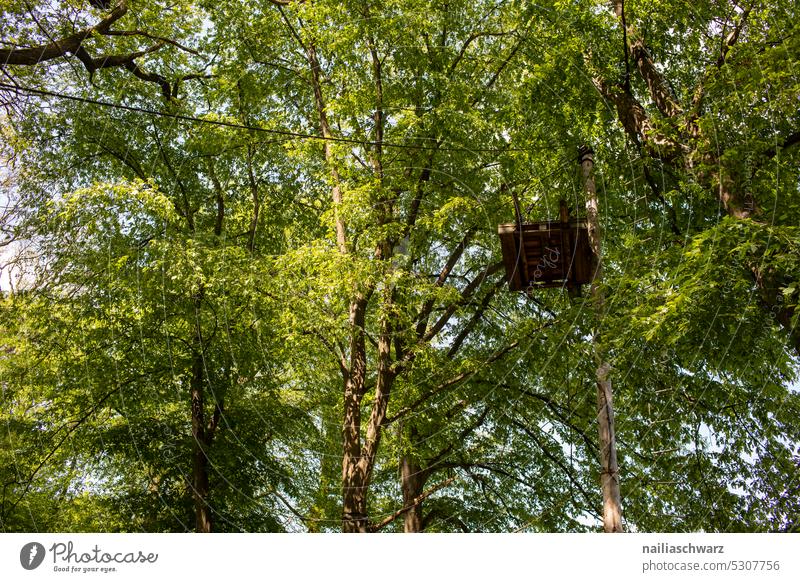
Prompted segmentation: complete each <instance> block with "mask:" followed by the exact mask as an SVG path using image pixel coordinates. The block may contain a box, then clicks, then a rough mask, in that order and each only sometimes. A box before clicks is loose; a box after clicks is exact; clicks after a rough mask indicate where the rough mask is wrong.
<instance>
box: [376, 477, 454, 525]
mask: <svg viewBox="0 0 800 582" xmlns="http://www.w3.org/2000/svg"><path fill="white" fill-rule="evenodd" d="M455 480H456V476H453V477H450V478H449V479H445V480H444V481H442V482H441V483H437V484H436V485H434V486H433V487H431V488H430V489H428V490H427V491H424V492H423V493H420V494H419V495H417V496H416V497H415V498H414V499H413V500H412V501H411V503H409V504H408V505H406V506H405V507H403V508H402V509H399V510H397V511H395V512H394V513H393V514H392V515H390V516H389V517H387V518H386V519H384V520H383V521H381V522H379V523H376V524H374V525H370V526H369V531H371V532H377V531H380V530H381V529H383V528H384V527H386V526H387V525H389V524H390V523H392V522H393V521H394V520H396V519H397V518H398V517H400V516H401V515H403V514H404V513H406V512H408V511H410V510H411V509H413V508H414V507H416V506H417V505H419V504H420V503H422V502H423V501H424V500H425V499H427V498H428V497H430V496H431V495H433V494H434V493H436V492H437V491H439V490H440V489H443V488H444V487H447V486H448V485H450V483H452V482H453V481H455Z"/></svg>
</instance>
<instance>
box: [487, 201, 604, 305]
mask: <svg viewBox="0 0 800 582" xmlns="http://www.w3.org/2000/svg"><path fill="white" fill-rule="evenodd" d="M497 232H498V234H499V235H500V245H501V247H502V250H503V263H504V264H505V267H506V276H507V278H508V287H509V289H511V290H512V291H529V290H532V289H536V288H544V287H567V288H568V289H580V286H581V285H585V284H588V283H591V282H592V278H593V276H594V270H595V261H594V255H593V254H592V248H591V246H590V245H589V234H588V230H587V228H586V221H585V220H583V219H574V218H573V219H570V218H568V215H567V212H566V207H565V206H564V205H562V210H561V220H560V221H544V222H527V223H525V222H520V223H517V224H501V225H500V226H498V227H497Z"/></svg>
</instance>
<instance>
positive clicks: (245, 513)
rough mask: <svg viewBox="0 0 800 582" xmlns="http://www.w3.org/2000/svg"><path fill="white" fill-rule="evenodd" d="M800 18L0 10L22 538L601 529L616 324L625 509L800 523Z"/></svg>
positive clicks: (10, 491)
mask: <svg viewBox="0 0 800 582" xmlns="http://www.w3.org/2000/svg"><path fill="white" fill-rule="evenodd" d="M797 12H798V9H797V7H796V6H795V2H790V1H788V0H770V1H769V2H764V3H756V2H749V3H744V2H737V1H732V0H724V1H723V0H698V1H695V2H692V3H683V4H681V5H680V6H676V5H675V3H668V2H662V1H660V0H659V1H656V0H631V1H630V2H625V3H622V2H611V3H609V2H579V3H576V2H563V1H557V0H550V1H549V2H545V3H544V4H531V3H526V2H516V1H513V2H507V3H503V2H487V1H483V0H480V1H466V0H464V1H461V0H459V1H455V2H446V3H440V2H428V1H417V0H402V1H401V0H376V1H375V2H369V1H363V0H347V1H345V2H333V1H329V0H319V1H316V0H314V1H306V2H294V1H287V2H283V1H282V0H273V1H266V0H259V1H256V2H240V1H238V0H237V1H230V2H205V1H202V0H201V1H196V2H192V1H189V0H178V1H173V2H162V1H160V0H130V1H129V2H126V1H124V0H123V1H120V2H117V3H113V6H111V7H109V8H108V9H99V8H96V7H93V6H92V3H89V2H78V1H77V0H70V1H68V2H39V3H31V2H18V1H16V0H0V18H2V20H3V21H4V22H5V23H7V26H4V28H3V31H2V41H3V43H2V45H0V72H2V78H1V79H0V103H2V105H3V109H2V111H0V130H1V131H2V142H0V157H2V160H3V166H2V168H0V181H2V193H0V202H2V208H0V212H2V214H0V245H2V246H0V253H2V254H1V255H0V256H1V257H2V260H0V267H1V268H2V270H1V271H0V289H2V292H1V294H0V388H2V400H1V401H0V402H2V406H0V527H1V528H2V530H3V531H63V530H66V531H159V532H160V531H185V530H192V529H195V528H197V529H203V528H202V527H201V526H200V522H201V521H203V519H208V520H210V522H211V523H213V530H214V531H340V530H341V529H343V528H344V529H348V528H349V527H356V526H358V525H359V524H360V523H361V522H360V521H359V520H360V519H362V517H359V516H358V515H356V514H355V513H354V514H353V515H350V514H349V513H348V511H349V510H348V509H347V508H346V507H344V506H347V504H348V503H349V502H350V501H351V502H353V503H354V504H355V505H354V507H356V506H358V503H359V501H358V500H353V499H351V500H350V501H348V492H349V491H352V490H354V489H357V490H358V491H359V492H361V490H362V489H363V493H364V495H365V500H364V501H363V503H364V504H365V506H366V508H367V515H366V516H365V517H364V519H368V521H369V524H368V526H366V529H372V530H377V529H380V530H381V531H402V530H403V528H404V520H405V528H406V529H408V528H409V527H417V528H419V529H422V530H424V531H517V530H522V531H586V530H596V529H598V523H599V513H600V511H601V509H600V505H601V498H600V494H599V487H598V484H599V464H598V461H597V457H598V445H597V423H596V421H595V417H596V403H595V387H594V374H595V367H596V362H595V359H594V356H593V353H594V351H595V349H596V347H597V346H593V345H592V336H593V334H594V333H596V332H598V331H599V334H598V337H599V338H600V341H601V342H602V349H603V350H604V352H605V353H606V354H607V357H608V358H609V360H610V362H611V363H612V365H613V371H612V382H613V387H614V397H615V402H614V405H615V411H616V425H617V438H618V450H619V456H620V467H621V487H622V504H623V512H624V517H625V523H626V527H627V528H628V529H630V530H632V531H696V530H706V531H791V530H797V528H798V527H800V495H798V493H800V422H798V418H800V393H798V390H797V386H798V384H797V382H798V371H800V368H799V367H798V362H799V361H798V358H799V357H800V325H798V323H800V322H799V320H800V311H797V310H796V308H797V304H798V300H799V298H800V227H799V226H798V225H800V113H798V112H799V111H800V107H798V105H800V103H799V102H798V95H800V75H798V70H800V69H798V67H799V66H800V28H799V27H800V24H798V22H800V18H798V16H800V15H798V14H797ZM623 23H624V25H623ZM87 30H88V31H89V32H87V33H86V34H82V33H81V32H80V31H87ZM76 35H77V36H76ZM76 38H77V40H76ZM54 39H61V42H55V40H54ZM70 43H72V44H70ZM65 47H67V49H68V50H66V49H65ZM69 47H71V48H69ZM62 49H63V50H62ZM31 55H33V56H31ZM4 63H5V64H4ZM584 143H591V144H592V145H593V147H594V149H595V152H596V156H595V157H596V162H597V166H596V179H597V184H598V190H599V195H600V201H601V203H602V208H601V210H600V218H601V220H602V223H603V228H604V235H603V236H604V247H603V253H604V257H603V261H604V262H603V264H604V279H603V289H604V292H605V297H606V302H605V305H604V307H603V312H602V313H601V314H598V313H596V312H595V310H594V309H593V307H592V305H591V303H590V301H589V300H588V298H587V297H586V290H584V294H583V296H578V297H574V296H572V297H571V296H570V295H568V294H567V292H566V291H565V290H560V289H546V290H545V289H539V290H535V291H533V292H532V293H531V294H530V296H526V295H523V294H514V293H511V292H509V291H508V290H507V287H506V286H505V279H504V273H503V271H502V265H501V264H500V245H499V240H498V237H497V234H496V233H497V225H498V224H500V223H507V222H511V221H513V220H514V210H513V208H514V206H513V203H512V195H514V196H516V197H517V198H518V199H519V201H520V202H521V205H522V210H523V212H524V213H525V215H526V216H527V217H529V218H530V219H531V220H544V219H548V218H555V217H556V216H557V214H558V201H559V199H561V198H564V199H566V200H568V202H569V204H570V206H571V207H572V210H573V213H574V214H583V207H584V204H585V195H584V192H583V186H582V182H581V180H580V177H579V166H578V163H577V157H576V156H577V149H578V146H580V145H581V144H584ZM348 471H349V473H348ZM354 483H360V484H361V485H358V487H356V486H355V485H353V484H354ZM343 496H344V501H343ZM415 499H416V501H415V504H414V508H413V509H411V510H410V511H406V512H405V514H401V512H400V511H399V510H401V509H403V508H405V509H409V501H413V500H415ZM343 504H344V506H343ZM343 510H344V511H345V515H344V518H343ZM414 513H416V516H417V517H418V522H417V523H416V525H413V524H412V523H411V521H410V515H411V514H414ZM392 518H394V519H392ZM362 525H363V524H362ZM209 528H210V526H209Z"/></svg>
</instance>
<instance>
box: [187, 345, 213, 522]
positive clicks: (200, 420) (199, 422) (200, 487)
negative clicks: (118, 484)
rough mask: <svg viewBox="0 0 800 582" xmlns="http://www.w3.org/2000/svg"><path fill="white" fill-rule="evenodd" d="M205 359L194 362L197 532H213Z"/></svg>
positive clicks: (193, 419) (194, 477)
mask: <svg viewBox="0 0 800 582" xmlns="http://www.w3.org/2000/svg"><path fill="white" fill-rule="evenodd" d="M203 378H204V374H203V357H202V355H201V354H199V353H198V354H196V355H195V356H194V360H193V361H192V381H191V397H192V497H193V498H194V510H195V531H196V532H197V533H210V532H211V510H210V508H209V505H208V489H209V487H208V456H207V454H206V450H205V448H206V446H207V441H206V425H205V411H204V406H205V403H204V398H203Z"/></svg>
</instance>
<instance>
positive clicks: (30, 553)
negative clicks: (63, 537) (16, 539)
mask: <svg viewBox="0 0 800 582" xmlns="http://www.w3.org/2000/svg"><path fill="white" fill-rule="evenodd" d="M44 554H45V551H44V546H43V545H42V544H40V543H39V542H30V543H29V544H25V545H24V546H22V549H21V550H20V551H19V563H20V564H22V567H23V568H25V569H26V570H35V569H36V568H38V567H39V566H41V564H42V562H43V561H44Z"/></svg>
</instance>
